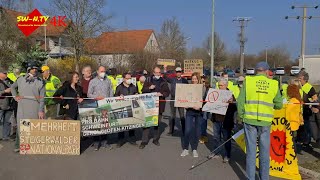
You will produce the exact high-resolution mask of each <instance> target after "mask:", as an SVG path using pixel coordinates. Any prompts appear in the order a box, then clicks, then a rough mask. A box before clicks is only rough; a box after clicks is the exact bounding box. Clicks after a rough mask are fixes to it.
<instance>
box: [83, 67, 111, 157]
mask: <svg viewBox="0 0 320 180" xmlns="http://www.w3.org/2000/svg"><path fill="white" fill-rule="evenodd" d="M97 75H98V76H97V77H95V78H94V79H92V80H91V81H90V83H89V88H88V97H89V98H96V99H97V100H102V99H104V98H107V97H113V89H112V83H111V81H110V80H109V79H108V78H107V77H106V68H105V67H104V66H100V67H99V68H98V71H97ZM103 140H105V142H104V144H103V146H104V147H105V148H109V149H110V148H111V146H110V145H109V144H108V143H107V136H106V135H102V136H96V137H94V150H95V151H98V150H99V148H100V145H101V143H102V141H103Z"/></svg>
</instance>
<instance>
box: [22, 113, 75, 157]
mask: <svg viewBox="0 0 320 180" xmlns="http://www.w3.org/2000/svg"><path fill="white" fill-rule="evenodd" d="M20 154H60V155H80V122H79V121H71V120H68V121H63V120H31V119H22V120H21V121H20Z"/></svg>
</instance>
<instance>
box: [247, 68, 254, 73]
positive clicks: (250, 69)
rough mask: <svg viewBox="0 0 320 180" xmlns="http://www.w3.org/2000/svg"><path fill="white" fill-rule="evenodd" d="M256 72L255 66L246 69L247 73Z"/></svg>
mask: <svg viewBox="0 0 320 180" xmlns="http://www.w3.org/2000/svg"><path fill="white" fill-rule="evenodd" d="M255 73H256V70H255V69H254V68H248V69H247V70H246V75H254V74H255Z"/></svg>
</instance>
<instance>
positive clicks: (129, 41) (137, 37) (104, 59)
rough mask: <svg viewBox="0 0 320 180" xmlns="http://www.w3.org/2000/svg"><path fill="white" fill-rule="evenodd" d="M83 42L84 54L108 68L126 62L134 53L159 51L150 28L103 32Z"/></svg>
mask: <svg viewBox="0 0 320 180" xmlns="http://www.w3.org/2000/svg"><path fill="white" fill-rule="evenodd" d="M84 44H85V52H86V54H88V55H90V56H91V57H93V58H94V59H96V60H97V61H98V62H99V64H101V65H106V66H107V67H108V68H113V67H115V66H117V65H125V64H127V62H128V60H129V57H130V56H131V55H132V54H135V53H139V52H143V51H148V52H152V53H159V52H160V48H159V44H158V41H157V38H156V36H155V33H154V31H153V30H150V29H147V30H128V31H117V32H104V33H102V34H101V35H100V36H98V37H96V38H88V39H85V43H84Z"/></svg>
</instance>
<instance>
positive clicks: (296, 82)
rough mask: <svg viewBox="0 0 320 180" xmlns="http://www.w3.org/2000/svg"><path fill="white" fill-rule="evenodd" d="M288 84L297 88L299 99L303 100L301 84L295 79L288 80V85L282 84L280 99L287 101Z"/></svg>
mask: <svg viewBox="0 0 320 180" xmlns="http://www.w3.org/2000/svg"><path fill="white" fill-rule="evenodd" d="M290 84H294V85H297V86H298V87H299V92H300V96H301V98H303V91H302V89H301V83H300V81H299V79H296V78H292V79H290V80H289V81H288V84H282V91H281V93H282V98H283V99H287V100H288V99H289V97H288V93H287V91H288V86H289V85H290Z"/></svg>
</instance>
